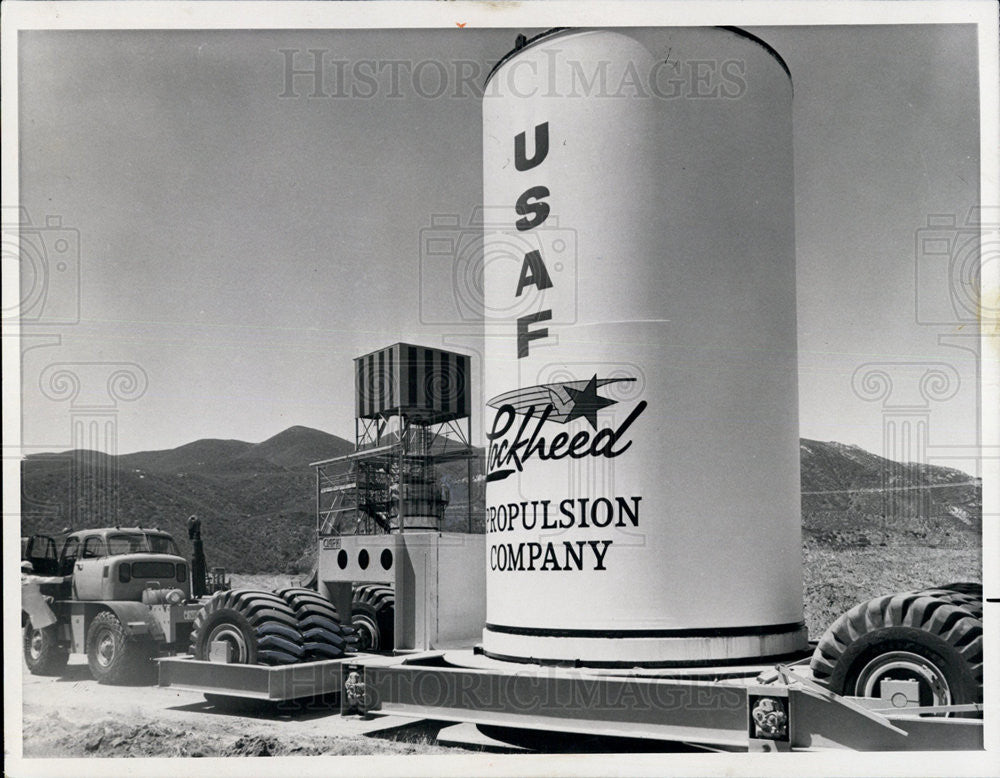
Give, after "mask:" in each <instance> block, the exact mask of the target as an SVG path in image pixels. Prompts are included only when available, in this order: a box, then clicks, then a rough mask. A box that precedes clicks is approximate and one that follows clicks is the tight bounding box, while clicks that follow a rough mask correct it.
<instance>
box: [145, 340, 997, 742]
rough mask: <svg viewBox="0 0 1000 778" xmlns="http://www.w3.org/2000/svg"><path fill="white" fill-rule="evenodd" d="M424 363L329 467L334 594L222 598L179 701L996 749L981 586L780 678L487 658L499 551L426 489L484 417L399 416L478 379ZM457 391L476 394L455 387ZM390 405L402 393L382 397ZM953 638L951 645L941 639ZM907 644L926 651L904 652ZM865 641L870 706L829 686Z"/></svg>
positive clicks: (473, 498) (730, 668)
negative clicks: (428, 385)
mask: <svg viewBox="0 0 1000 778" xmlns="http://www.w3.org/2000/svg"><path fill="white" fill-rule="evenodd" d="M409 348H411V347H408V346H405V347H404V349H403V350H402V351H400V349H399V348H398V346H397V347H390V348H389V349H387V350H385V351H383V352H379V353H380V354H382V357H383V359H382V362H383V366H382V371H383V372H384V373H385V374H386V375H388V374H389V371H390V368H389V364H390V357H389V355H390V354H392V355H393V356H392V361H391V364H392V368H391V372H392V374H393V380H387V381H382V382H378V381H375V380H374V379H373V378H369V376H374V375H375V373H376V372H377V365H378V362H379V359H378V355H377V354H376V355H375V357H374V358H372V355H367V356H366V357H363V358H360V359H359V360H358V361H357V363H356V375H357V379H358V381H357V384H358V394H359V398H360V399H359V404H358V408H359V414H368V415H369V416H371V418H366V417H365V416H364V415H360V416H359V423H358V437H357V441H356V443H357V449H356V451H355V452H353V453H352V454H349V455H347V456H344V457H339V458H337V459H335V460H325V461H321V462H316V463H314V464H313V466H314V468H315V470H316V508H317V519H316V528H317V544H318V561H317V573H316V587H317V588H316V590H307V589H302V588H290V589H284V590H280V591H279V592H274V593H268V592H255V591H249V590H239V589H237V590H234V591H231V592H220V593H217V594H216V595H214V596H213V598H212V599H211V600H210V601H209V602H208V603H207V604H206V606H205V607H204V608H203V610H202V613H201V614H199V616H198V618H196V620H195V628H194V632H193V635H192V644H191V653H190V654H189V655H187V656H176V657H168V658H163V659H160V660H159V683H160V685H161V686H165V687H176V688H180V689H187V690H193V691H198V692H201V693H203V694H205V696H206V698H207V699H208V700H209V701H210V702H212V703H213V704H215V705H217V706H220V707H227V706H235V707H237V708H239V707H241V706H242V705H244V704H246V703H252V702H261V703H270V704H272V705H273V706H277V707H276V710H278V711H280V710H281V706H282V705H284V704H291V703H294V704H298V705H301V704H305V705H307V706H308V705H311V704H313V703H312V701H313V700H315V699H318V698H325V699H327V700H328V699H330V697H331V695H333V696H334V699H336V700H337V701H338V703H337V704H339V709H340V712H341V714H342V715H344V716H363V717H382V716H389V715H391V716H400V717H407V718H412V719H433V720H437V721H452V722H462V723H466V724H473V725H475V726H476V727H477V728H479V730H480V731H481V732H482V733H483V735H482V736H483V737H486V738H492V740H491V741H490V742H496V743H507V744H511V745H517V746H522V747H532V748H539V747H544V745H543V741H544V736H543V735H540V734H539V733H553V732H557V733H563V734H564V735H566V736H568V737H570V738H572V737H574V736H579V737H604V738H628V739H636V738H641V739H644V740H649V741H659V742H663V743H664V745H665V746H668V745H669V744H670V743H684V744H687V745H689V746H697V747H700V748H704V749H708V750H724V751H734V750H735V751H789V750H817V749H829V748H840V749H857V750H882V749H884V750H929V749H934V750H937V749H976V748H981V747H982V742H983V740H982V739H983V728H982V720H981V712H982V704H981V703H982V698H981V694H982V686H981V683H982V682H981V659H982V658H981V653H982V622H981V615H982V601H981V600H982V593H981V590H977V588H976V585H964V586H963V585H957V584H956V585H951V587H950V588H941V589H934V590H927V591H923V592H912V593H906V594H901V595H895V597H889V598H880V599H878V600H876V601H873V602H877V603H879V605H878V608H876V609H875V610H876V611H877V612H878V613H881V614H882V618H883V621H886V619H889V620H891V619H892V618H893V616H892V614H893V613H895V612H897V611H899V608H898V607H897V606H899V605H900V603H903V604H905V605H906V609H905V610H906V614H907V616H906V617H905V618H902V619H901V621H900V623H899V624H897V625H892V624H888V623H883V624H881V625H875V624H874V623H873V618H874V617H873V615H872V606H871V604H870V603H865V604H862V605H861V606H858V607H857V608H855V609H852V610H851V611H848V613H846V614H844V616H843V617H841V619H839V620H838V621H837V622H835V623H834V624H833V625H831V628H830V630H828V634H827V635H826V636H824V641H825V642H824V641H820V643H819V645H817V646H807V647H806V648H805V649H804V650H800V651H797V652H792V653H788V654H786V655H785V656H782V657H779V658H777V659H775V658H773V657H767V658H761V659H756V660H753V659H751V660H747V659H745V658H741V657H739V656H738V655H737V656H734V657H733V658H729V659H726V658H723V659H719V658H714V659H711V660H708V661H698V660H696V659H686V660H683V661H678V662H662V663H659V664H658V665H657V666H649V667H643V666H639V665H638V664H637V663H636V664H633V665H631V666H629V665H627V664H624V663H608V664H606V665H604V666H601V665H599V664H595V663H592V662H581V661H567V660H564V659H551V658H544V657H543V658H541V659H534V658H512V657H497V656H491V655H490V654H489V652H488V651H487V650H485V649H484V646H483V640H482V636H483V628H484V625H485V624H486V622H487V616H486V585H487V578H486V570H487V567H488V566H489V554H488V549H487V544H488V542H489V541H488V535H487V534H484V533H478V532H475V531H472V532H469V531H468V530H469V529H475V527H474V526H473V524H474V522H473V521H472V520H471V516H470V511H471V506H472V505H473V503H476V504H478V502H479V496H478V495H477V494H476V493H475V491H474V483H475V480H474V479H473V478H472V477H471V469H468V470H467V471H466V472H467V473H469V474H470V477H468V479H467V480H466V482H465V483H464V484H462V483H459V482H456V483H453V489H452V496H453V497H458V498H459V499H453V500H451V501H449V504H448V506H447V507H445V506H443V505H442V504H441V501H437V502H436V503H435V500H434V499H431V497H433V495H435V494H437V492H436V490H435V489H433V488H431V489H428V487H429V485H430V486H433V485H434V484H436V483H437V482H438V480H439V479H440V478H441V472H440V468H442V467H443V468H445V469H446V470H447V469H448V468H451V469H452V470H454V469H455V467H456V466H460V469H461V468H462V467H464V468H469V466H470V465H469V463H470V462H471V461H472V460H473V459H474V458H475V456H476V453H475V451H474V450H473V449H472V447H471V445H470V444H469V442H468V428H467V427H466V426H464V423H465V422H466V421H467V419H465V417H464V416H463V417H455V416H454V414H455V413H457V411H456V410H455V408H458V407H463V406H464V407H468V406H467V405H466V403H467V398H463V399H462V400H461V401H460V402H456V401H455V399H454V398H449V399H448V402H447V403H437V402H436V401H435V400H434V399H433V398H431V399H429V400H428V399H427V398H423V399H421V400H420V403H421V405H422V406H424V407H423V408H422V410H421V411H420V412H419V413H417V412H413V411H412V409H409V408H408V407H407V405H406V401H404V402H403V403H402V405H400V404H399V401H398V400H397V399H396V398H397V397H398V394H397V392H398V387H399V383H398V381H397V380H396V379H397V378H398V376H397V375H396V374H397V373H401V374H402V377H403V384H404V385H407V384H410V385H415V384H416V383H417V378H415V377H414V378H413V380H412V381H411V380H410V378H411V377H413V373H414V372H416V373H417V374H418V376H419V377H420V380H421V382H422V381H423V379H424V378H425V377H426V375H425V373H424V371H429V370H435V371H440V370H441V368H440V365H442V364H443V365H449V364H450V365H453V366H455V367H452V368H444V369H445V370H452V371H456V372H460V371H464V370H465V366H464V365H463V364H462V362H461V360H459V359H457V358H456V357H457V356H460V355H450V356H447V357H446V356H443V355H442V354H440V353H438V352H436V351H434V350H432V349H426V350H425V349H423V348H421V349H420V355H419V356H420V359H419V360H416V359H414V360H409V359H406V358H404V359H402V360H400V358H399V355H400V354H401V353H402V354H404V355H405V354H408V353H409ZM412 348H414V350H416V348H417V347H412ZM414 356H416V353H414ZM434 365H438V366H439V367H433V366H434ZM373 366H376V367H375V368H373ZM459 366H461V367H459ZM437 375H438V378H441V375H440V372H438V373H437ZM449 382H450V383H451V384H452V385H455V384H456V383H457V382H458V378H457V377H456V376H455V375H451V376H448V377H447V378H446V379H442V381H441V383H445V384H446V383H449ZM378 386H381V387H395V388H387V389H385V392H384V395H383V394H380V393H379V392H380V391H381V390H377V389H376V388H374V387H378ZM462 391H463V392H465V391H467V389H463V390H462ZM445 405H448V407H450V410H448V409H446V408H445V409H442V408H444V406H445ZM457 422H462V423H457ZM411 479H413V480H415V481H416V482H417V484H418V486H419V489H415V488H413V483H412V481H411ZM462 492H464V493H462ZM442 524H447V525H448V526H450V527H460V528H461V529H463V530H465V531H455V530H445V529H442V526H441V525H442ZM928 611H930V612H932V613H933V614H936V620H935V619H931V620H930V629H928V625H927V624H925V625H924V629H923V630H921V631H920V634H921V635H923V636H924V638H926V643H927V645H929V646H931V647H934V646H936V645H937V644H938V643H946V640H945V639H944V638H942V637H941V634H944V635H945V637H946V638H947V639H949V640H952V641H953V642H954V643H956V644H958V647H957V649H955V651H956V652H964V656H963V657H960V661H961V662H962V663H963V665H962V668H959V669H964V670H967V671H969V672H974V669H975V667H976V664H975V662H976V660H977V658H978V662H979V664H978V672H979V675H978V679H979V681H978V683H979V685H978V687H976V686H975V684H973V686H972V688H971V689H970V688H966V687H963V686H962V685H961V684H960V683H957V682H956V680H955V671H956V668H955V667H954V666H953V665H949V664H948V663H947V662H946V661H944V660H943V659H941V658H940V654H935V653H934V652H933V651H929V650H925V649H924V648H921V646H920V643H919V640H921V639H923V638H920V637H918V638H917V639H916V642H914V640H915V638H914V634H915V633H916V632H918V630H916V629H914V628H913V627H912V626H908V624H909V623H910V622H906V618H909V619H910V621H911V622H912V621H913V619H915V618H917V616H918V615H919V614H921V613H927V612H928ZM904 622H906V623H904ZM865 623H866V624H868V628H867V629H866V628H865V627H864V624H865ZM942 623H943V624H944V625H945V626H946V627H947V629H946V630H945V632H944V633H942V630H941V629H937V632H938V634H937V635H935V634H934V633H933V630H934V629H936V627H935V625H939V624H942ZM848 632H850V633H852V634H853V635H854V638H852V637H850V636H849V635H847V633H848ZM720 636H721V637H725V636H726V634H725V630H718V631H715V632H713V633H711V634H708V635H706V637H705V640H706V644H712V641H713V639H715V638H718V637H720ZM901 638H905V639H907V640H909V641H910V644H908V647H909V648H910V649H912V650H911V651H901V650H900V649H901V648H903V647H904V646H903V644H901V643H900V639H901ZM609 639H612V640H613V639H614V636H611V637H610V638H609ZM687 639H688V640H691V638H690V636H689V637H688V638H687ZM865 641H867V645H868V646H869V651H868V653H865V654H863V658H862V660H861V661H862V664H863V665H864V667H863V669H864V671H865V675H864V676H860V675H859V676H858V677H857V679H856V680H855V681H854V682H853V683H854V685H853V686H852V687H851V691H859V690H861V691H864V694H840V693H837V692H836V691H834V690H833V689H832V688H831V686H832V685H833V682H832V681H831V678H832V677H833V676H835V675H837V674H838V672H839V670H838V667H839V666H840V665H841V664H844V661H843V657H844V656H848V657H850V656H851V655H852V648H851V646H852V645H859V644H861V643H863V642H865ZM762 645H764V643H763V642H762ZM737 646H738V644H737ZM824 646H825V648H823V647H824ZM880 646H881V648H880ZM872 647H874V649H876V650H875V653H874V654H873V653H871V649H872ZM821 648H823V650H821ZM838 652H839V656H840V658H838V657H837V656H834V654H838ZM919 652H923V655H921V653H919ZM854 653H856V652H854ZM324 657H333V658H324ZM935 657H938V658H935ZM885 658H888V660H889V661H883V660H884V659H885ZM852 661H854V660H852ZM831 662H832V664H831ZM824 673H825V675H824ZM963 677H964V676H963ZM841 691H843V688H841Z"/></svg>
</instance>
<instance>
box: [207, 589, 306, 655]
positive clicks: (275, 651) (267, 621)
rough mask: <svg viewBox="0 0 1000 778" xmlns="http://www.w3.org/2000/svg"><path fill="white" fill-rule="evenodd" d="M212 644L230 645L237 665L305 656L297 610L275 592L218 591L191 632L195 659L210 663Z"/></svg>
mask: <svg viewBox="0 0 1000 778" xmlns="http://www.w3.org/2000/svg"><path fill="white" fill-rule="evenodd" d="M213 641H222V642H224V643H228V644H229V645H230V647H231V648H232V655H231V661H232V662H233V663H235V664H248V665H255V664H261V665H287V664H294V663H296V662H301V661H302V659H303V657H304V656H305V653H306V651H305V648H304V647H303V645H302V634H301V633H300V632H299V627H298V618H297V616H296V615H295V611H293V610H292V609H291V608H290V607H289V606H288V604H287V603H286V602H285V601H284V600H283V599H282V598H281V597H279V596H277V595H276V594H274V593H273V592H263V591H258V590H255V589H233V590H231V591H228V592H217V593H216V594H214V595H213V596H212V598H211V599H210V600H209V601H208V602H207V603H205V605H204V606H203V607H202V609H201V610H200V611H198V615H197V616H196V617H195V620H194V626H193V627H192V629H191V649H190V650H191V653H192V654H193V655H194V658H195V659H202V660H207V659H208V658H209V652H210V650H211V646H212V643H213Z"/></svg>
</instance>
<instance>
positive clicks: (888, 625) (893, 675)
mask: <svg viewBox="0 0 1000 778" xmlns="http://www.w3.org/2000/svg"><path fill="white" fill-rule="evenodd" d="M982 617H983V589H982V584H977V583H952V584H946V585H944V586H939V587H935V588H931V589H923V590H919V591H912V592H903V593H900V594H892V595H887V596H884V597H876V598H874V599H872V600H869V601H868V602H864V603H861V604H860V605H856V606H855V607H853V608H851V609H850V610H849V611H847V613H845V614H843V615H842V616H841V617H840V618H838V619H837V620H836V621H834V622H833V624H831V625H830V627H829V628H828V629H827V630H826V632H825V633H824V635H823V637H822V639H821V640H820V641H819V643H818V645H817V646H816V650H815V651H814V653H813V657H812V662H811V667H812V672H813V677H814V678H815V679H816V680H817V681H818V682H819V683H821V684H823V685H824V686H826V687H828V688H829V689H830V690H831V691H833V692H835V693H837V694H842V695H851V696H859V697H878V696H880V693H879V690H880V689H881V688H882V686H881V684H882V683H883V682H884V681H894V680H896V681H898V680H903V681H911V680H915V681H917V682H918V683H917V686H918V688H919V697H920V699H919V704H920V705H961V704H967V703H981V702H982V700H983V621H982Z"/></svg>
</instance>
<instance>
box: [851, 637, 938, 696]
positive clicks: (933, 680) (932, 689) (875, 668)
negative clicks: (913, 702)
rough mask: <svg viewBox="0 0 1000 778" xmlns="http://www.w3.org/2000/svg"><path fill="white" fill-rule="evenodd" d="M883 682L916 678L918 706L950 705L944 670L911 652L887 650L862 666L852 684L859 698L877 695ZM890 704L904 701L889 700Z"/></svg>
mask: <svg viewBox="0 0 1000 778" xmlns="http://www.w3.org/2000/svg"><path fill="white" fill-rule="evenodd" d="M883 681H916V683H917V686H918V690H919V704H920V705H951V688H950V687H949V686H948V680H947V678H945V676H944V673H943V672H942V671H941V670H940V668H938V667H937V665H935V664H934V663H933V662H932V661H931V660H929V659H927V658H926V657H923V656H921V655H919V654H915V653H913V652H911V651H890V652H888V653H885V654H881V655H880V656H877V657H875V658H874V659H872V660H871V661H870V662H868V664H866V665H865V666H864V668H862V670H861V673H860V674H859V675H858V680H857V682H856V683H855V694H857V695H858V696H860V697H881V696H882V682H883ZM890 702H891V703H892V704H894V705H895V704H897V702H901V703H902V704H903V705H904V706H905V705H906V704H907V700H905V699H901V700H896V699H893V700H891V701H890Z"/></svg>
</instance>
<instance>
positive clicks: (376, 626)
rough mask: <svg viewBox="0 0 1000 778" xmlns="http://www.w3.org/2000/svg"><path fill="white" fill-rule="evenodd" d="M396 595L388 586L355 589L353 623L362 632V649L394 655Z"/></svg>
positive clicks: (363, 585) (359, 642)
mask: <svg viewBox="0 0 1000 778" xmlns="http://www.w3.org/2000/svg"><path fill="white" fill-rule="evenodd" d="M395 610H396V593H395V592H394V591H393V590H392V588H390V587H388V586H380V585H378V584H362V585H361V586H357V587H355V589H354V597H353V601H352V602H351V624H352V626H353V627H354V629H356V630H357V631H358V650H359V651H371V652H378V651H381V652H392V650H393V648H394V647H395V629H394V620H395Z"/></svg>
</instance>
